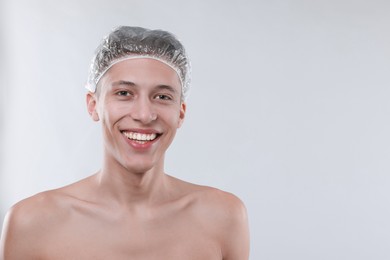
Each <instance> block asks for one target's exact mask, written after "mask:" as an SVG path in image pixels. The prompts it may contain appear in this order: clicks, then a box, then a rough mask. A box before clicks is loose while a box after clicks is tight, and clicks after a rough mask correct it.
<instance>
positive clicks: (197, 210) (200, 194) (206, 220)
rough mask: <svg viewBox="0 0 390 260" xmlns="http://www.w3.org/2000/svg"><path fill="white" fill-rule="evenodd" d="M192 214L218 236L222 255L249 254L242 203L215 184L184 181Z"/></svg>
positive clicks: (228, 257)
mask: <svg viewBox="0 0 390 260" xmlns="http://www.w3.org/2000/svg"><path fill="white" fill-rule="evenodd" d="M184 185H185V186H186V190H187V191H188V197H189V198H191V199H190V201H191V204H192V207H190V208H191V212H192V213H191V215H192V216H196V217H195V218H196V221H198V223H200V225H201V226H202V227H203V228H205V230H207V232H208V233H209V234H211V235H212V236H213V237H215V238H216V239H217V240H218V243H219V244H220V246H221V252H222V255H223V259H248V258H249V225H248V217H247V210H246V207H245V205H244V203H243V202H242V201H241V199H239V198H238V197H237V196H236V195H234V194H232V193H229V192H225V191H222V190H219V189H216V188H212V187H207V186H200V185H194V184H189V183H185V184H184Z"/></svg>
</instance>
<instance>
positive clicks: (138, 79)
mask: <svg viewBox="0 0 390 260" xmlns="http://www.w3.org/2000/svg"><path fill="white" fill-rule="evenodd" d="M117 81H130V82H133V83H135V85H138V86H144V87H154V86H159V85H168V86H171V87H173V88H174V89H176V90H177V91H178V93H181V82H180V78H179V76H178V74H177V72H176V71H175V70H174V69H173V68H171V67H170V66H168V65H167V64H165V63H163V62H161V61H159V60H155V59H150V58H136V59H128V60H123V61H120V62H118V63H116V64H114V65H113V66H112V67H111V68H110V69H109V70H108V71H107V72H106V74H105V75H104V76H103V77H102V79H101V83H102V85H104V86H106V87H110V86H112V85H113V83H115V82H117Z"/></svg>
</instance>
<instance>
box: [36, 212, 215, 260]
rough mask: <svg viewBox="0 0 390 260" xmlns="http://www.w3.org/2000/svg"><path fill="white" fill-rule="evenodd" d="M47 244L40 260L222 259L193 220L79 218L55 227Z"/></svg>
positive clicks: (208, 235) (208, 234)
mask: <svg viewBox="0 0 390 260" xmlns="http://www.w3.org/2000/svg"><path fill="white" fill-rule="evenodd" d="M43 241H44V242H43ZM43 241H42V242H43V243H41V244H42V245H43V246H42V247H41V248H40V250H39V251H40V252H41V256H40V257H39V259H51V260H53V259H54V260H56V259H58V260H60V259H94V260H99V259H118V260H121V259H135V260H138V259H142V260H148V259H170V260H175V259H178V260H179V259H180V260H183V259H205V260H208V259H210V260H214V259H215V260H220V259H222V257H221V251H220V248H219V244H218V243H217V241H216V240H215V238H214V236H213V233H212V230H210V229H209V228H208V227H207V225H204V223H200V222H199V221H198V220H196V219H193V218H191V217H190V216H176V217H175V216H171V217H170V218H151V219H149V220H142V221H140V220H137V219H130V220H125V221H124V220H112V221H105V220H102V219H93V218H75V219H72V220H70V221H67V222H65V223H62V224H59V225H58V226H56V227H53V228H52V229H51V230H50V232H47V235H46V236H44V237H43Z"/></svg>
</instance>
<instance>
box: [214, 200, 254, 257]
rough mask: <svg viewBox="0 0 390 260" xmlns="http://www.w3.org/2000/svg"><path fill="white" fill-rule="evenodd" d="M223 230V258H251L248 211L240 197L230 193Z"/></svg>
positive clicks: (226, 204)
mask: <svg viewBox="0 0 390 260" xmlns="http://www.w3.org/2000/svg"><path fill="white" fill-rule="evenodd" d="M226 197H227V198H226V199H225V200H226V203H225V207H226V208H225V217H224V218H223V221H222V223H223V226H224V228H223V230H222V238H221V240H222V255H223V260H244V259H249V244H250V241H249V240H250V239H249V226H248V217H247V211H246V208H245V206H244V204H243V203H242V201H241V200H240V199H238V198H237V197H235V196H234V195H231V194H228V195H227V196H226Z"/></svg>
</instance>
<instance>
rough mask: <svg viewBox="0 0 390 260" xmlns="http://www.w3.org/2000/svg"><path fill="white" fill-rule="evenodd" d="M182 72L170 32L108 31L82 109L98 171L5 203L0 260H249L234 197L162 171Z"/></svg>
mask: <svg viewBox="0 0 390 260" xmlns="http://www.w3.org/2000/svg"><path fill="white" fill-rule="evenodd" d="M188 74H189V63H188V59H187V56H186V54H185V51H184V49H183V46H182V45H181V43H180V42H179V41H178V40H177V39H176V38H175V37H174V36H172V35H171V34H170V33H168V32H165V31H155V30H147V29H143V28H137V27H118V28H116V29H115V30H113V31H112V32H111V33H110V35H108V36H107V37H106V38H105V39H104V41H103V43H102V44H101V45H100V46H99V48H98V49H97V52H96V56H95V58H94V60H93V62H92V65H91V72H90V77H89V84H88V89H89V92H88V93H87V108H88V112H89V114H90V115H91V118H92V119H93V120H94V121H100V122H101V125H102V130H103V142H104V157H103V164H102V168H101V170H100V171H98V172H97V173H96V174H94V175H92V176H90V177H88V178H86V179H83V180H81V181H79V182H76V183H74V184H71V185H69V186H66V187H63V188H59V189H56V190H51V191H46V192H43V193H39V194H37V195H35V196H33V197H30V198H27V199H25V200H23V201H21V202H19V203H17V204H16V205H15V206H13V207H12V208H11V210H10V211H9V213H8V214H7V217H6V219H5V221H4V228H3V233H2V236H1V247H0V259H1V260H26V259H40V260H46V259H47V260H57V259H58V260H59V259H64V260H70V259H83V260H84V259H91V260H98V259H110V260H111V259H118V260H121V259H126V260H128V259H135V260H137V259H142V260H146V259H159V260H160V259H164V260H165V259H167V260H186V259H199V260H221V259H225V260H226V259H229V260H244V259H248V257H249V256H248V255H249V231H248V223H247V215H246V210H245V207H244V205H243V204H242V202H241V201H240V200H239V199H238V198H237V197H235V196H234V195H232V194H229V193H226V192H223V191H220V190H217V189H214V188H210V187H205V186H199V185H194V184H190V183H187V182H184V181H182V180H179V179H176V178H174V177H172V176H169V175H167V174H166V173H165V172H164V155H165V152H166V150H167V148H168V147H169V145H170V144H171V142H172V140H173V138H174V136H175V133H176V130H177V129H178V128H179V127H180V126H181V124H182V123H183V120H184V117H185V112H186V104H185V95H186V92H187V90H188V83H189V82H188V81H189V80H188Z"/></svg>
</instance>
